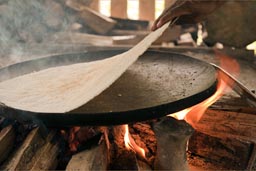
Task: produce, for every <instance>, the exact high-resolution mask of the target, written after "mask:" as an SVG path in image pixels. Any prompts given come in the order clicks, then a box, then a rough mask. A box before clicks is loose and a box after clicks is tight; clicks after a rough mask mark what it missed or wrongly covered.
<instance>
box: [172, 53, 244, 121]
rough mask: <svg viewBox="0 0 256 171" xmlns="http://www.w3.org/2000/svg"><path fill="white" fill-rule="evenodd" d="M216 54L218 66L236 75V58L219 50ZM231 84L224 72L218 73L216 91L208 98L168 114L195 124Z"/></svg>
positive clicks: (237, 67)
mask: <svg viewBox="0 0 256 171" xmlns="http://www.w3.org/2000/svg"><path fill="white" fill-rule="evenodd" d="M216 55H217V57H218V58H219V59H220V66H221V67H222V68H223V69H224V70H226V71H227V72H228V73H230V74H231V75H237V74H238V73H239V64H238V63H237V61H236V60H234V59H231V58H229V57H227V56H225V55H223V54H221V53H219V52H216ZM227 83H228V84H227ZM232 84H233V83H231V82H230V81H228V80H227V78H226V76H225V75H224V74H222V73H218V85H217V91H216V92H215V93H214V94H213V95H212V96H211V97H210V98H208V99H206V100H205V101H203V102H201V103H199V104H197V105H195V106H192V107H190V108H187V109H184V110H182V111H179V112H176V113H173V114H170V115H169V116H171V117H174V118H176V119H178V120H183V119H184V120H185V121H186V122H188V123H189V124H190V125H192V126H194V124H196V123H197V122H198V121H199V120H200V119H201V117H202V116H203V114H204V112H205V111H206V109H207V108H208V107H209V106H211V105H212V104H213V103H215V102H216V101H217V100H218V99H220V98H221V96H222V95H223V93H224V91H225V90H226V89H227V88H228V85H229V86H232Z"/></svg>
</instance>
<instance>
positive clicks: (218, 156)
mask: <svg viewBox="0 0 256 171" xmlns="http://www.w3.org/2000/svg"><path fill="white" fill-rule="evenodd" d="M208 126H209V127H210V125H208ZM208 126H207V127H208ZM252 148H253V143H251V142H248V141H241V140H238V139H234V138H232V139H230V138H217V137H213V136H209V135H206V134H203V133H200V132H195V133H194V134H193V135H192V136H191V138H190V140H189V144H188V151H189V152H190V153H191V154H192V156H200V158H202V159H204V160H207V161H211V162H212V163H215V164H216V165H218V166H219V167H224V168H225V169H235V170H237V169H238V170H243V169H246V168H247V165H248V162H249V159H250V156H251V152H252Z"/></svg>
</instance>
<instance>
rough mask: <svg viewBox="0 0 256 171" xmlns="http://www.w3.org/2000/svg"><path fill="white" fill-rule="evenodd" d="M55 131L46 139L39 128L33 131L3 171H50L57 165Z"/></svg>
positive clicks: (4, 166)
mask: <svg viewBox="0 0 256 171" xmlns="http://www.w3.org/2000/svg"><path fill="white" fill-rule="evenodd" d="M54 135H55V131H51V132H50V133H49V134H48V136H47V138H46V139H43V138H42V136H41V135H40V133H39V128H36V129H34V130H32V131H31V132H30V133H29V135H28V136H27V137H26V139H25V141H24V142H23V144H22V145H21V146H20V147H19V148H18V149H17V150H16V151H15V152H14V153H13V154H12V155H11V156H10V157H11V158H10V159H9V160H8V161H7V162H6V163H5V164H4V165H3V166H2V169H3V170H49V169H55V167H56V165H57V155H58V150H59V149H58V145H57V144H54V143H52V139H53V137H54Z"/></svg>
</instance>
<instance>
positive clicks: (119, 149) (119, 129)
mask: <svg viewBox="0 0 256 171" xmlns="http://www.w3.org/2000/svg"><path fill="white" fill-rule="evenodd" d="M124 134H125V128H124V126H123V125H121V126H115V127H113V128H112V131H110V136H111V137H113V140H114V141H113V143H112V144H111V148H110V151H111V152H112V153H111V154H110V158H111V162H110V165H109V170H138V166H137V164H136V154H135V153H134V152H133V151H132V150H129V149H127V148H126V147H125V145H124Z"/></svg>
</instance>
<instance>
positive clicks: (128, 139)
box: [124, 125, 146, 158]
mask: <svg viewBox="0 0 256 171" xmlns="http://www.w3.org/2000/svg"><path fill="white" fill-rule="evenodd" d="M124 129H125V134H124V144H125V147H126V148H127V149H129V150H132V151H134V152H135V153H136V154H137V155H139V156H140V157H143V158H146V154H145V150H144V149H143V148H141V147H139V146H138V145H137V144H136V143H135V141H134V139H133V138H132V136H131V135H130V133H129V127H128V125H124Z"/></svg>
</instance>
